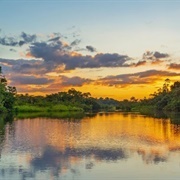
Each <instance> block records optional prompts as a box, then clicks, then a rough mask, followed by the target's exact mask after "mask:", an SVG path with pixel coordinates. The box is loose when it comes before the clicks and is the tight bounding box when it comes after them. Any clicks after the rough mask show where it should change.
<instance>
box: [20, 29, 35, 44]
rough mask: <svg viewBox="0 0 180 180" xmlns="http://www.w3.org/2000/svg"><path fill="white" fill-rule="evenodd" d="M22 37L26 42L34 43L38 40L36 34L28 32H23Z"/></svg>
mask: <svg viewBox="0 0 180 180" xmlns="http://www.w3.org/2000/svg"><path fill="white" fill-rule="evenodd" d="M20 37H21V38H22V39H23V40H24V43H32V42H35V41H36V38H37V36H36V35H35V34H32V35H31V34H27V33H25V32H22V33H21V35H20Z"/></svg>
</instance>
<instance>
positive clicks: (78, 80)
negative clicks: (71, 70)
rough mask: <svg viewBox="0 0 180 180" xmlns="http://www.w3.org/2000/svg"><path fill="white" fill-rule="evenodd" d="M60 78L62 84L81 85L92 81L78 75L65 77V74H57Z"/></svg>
mask: <svg viewBox="0 0 180 180" xmlns="http://www.w3.org/2000/svg"><path fill="white" fill-rule="evenodd" d="M59 77H60V79H61V85H62V86H82V85H84V84H88V83H90V82H92V80H90V79H85V78H81V77H78V76H74V77H71V78H69V77H66V76H59Z"/></svg>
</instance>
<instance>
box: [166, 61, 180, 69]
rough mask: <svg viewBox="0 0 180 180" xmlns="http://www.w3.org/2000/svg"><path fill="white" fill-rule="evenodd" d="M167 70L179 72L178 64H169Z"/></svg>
mask: <svg viewBox="0 0 180 180" xmlns="http://www.w3.org/2000/svg"><path fill="white" fill-rule="evenodd" d="M168 69H174V70H180V64H176V63H171V64H169V65H168Z"/></svg>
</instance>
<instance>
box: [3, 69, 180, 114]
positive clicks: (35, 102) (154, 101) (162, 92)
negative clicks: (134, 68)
mask: <svg viewBox="0 0 180 180" xmlns="http://www.w3.org/2000/svg"><path fill="white" fill-rule="evenodd" d="M144 109H156V110H166V111H177V112H180V82H179V81H176V82H174V83H173V84H172V85H170V80H169V79H166V80H165V82H164V84H163V86H162V87H161V88H159V89H158V90H157V92H154V93H153V94H151V95H150V97H149V98H144V99H140V100H139V99H136V98H135V97H134V96H132V97H131V98H130V100H128V99H124V100H122V101H118V100H115V99H113V98H108V97H106V98H102V97H100V98H94V97H92V96H91V94H90V93H89V92H86V93H83V92H80V91H77V90H75V89H74V88H71V89H69V90H68V91H67V92H57V93H52V94H49V95H46V96H33V95H29V94H17V91H16V88H15V87H12V86H8V85H7V80H6V78H5V76H4V75H3V74H2V71H1V67H0V112H7V111H13V110H15V111H22V112H28V111H29V112H31V111H33V112H34V111H100V110H104V111H115V110H118V111H143V110H144Z"/></svg>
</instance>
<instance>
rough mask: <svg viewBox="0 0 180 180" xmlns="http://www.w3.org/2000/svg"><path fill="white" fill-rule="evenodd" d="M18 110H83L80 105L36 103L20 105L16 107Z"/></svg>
mask: <svg viewBox="0 0 180 180" xmlns="http://www.w3.org/2000/svg"><path fill="white" fill-rule="evenodd" d="M15 110H16V111H17V112H65V111H79V112H83V109H82V108H80V107H75V106H70V105H67V106H66V105H60V104H59V105H54V106H36V105H19V106H16V107H15Z"/></svg>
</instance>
